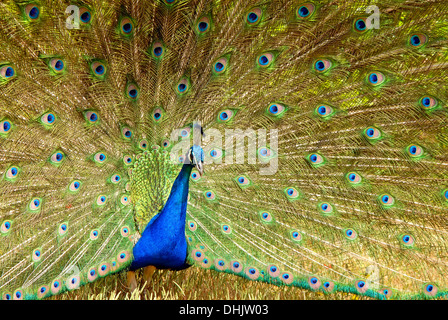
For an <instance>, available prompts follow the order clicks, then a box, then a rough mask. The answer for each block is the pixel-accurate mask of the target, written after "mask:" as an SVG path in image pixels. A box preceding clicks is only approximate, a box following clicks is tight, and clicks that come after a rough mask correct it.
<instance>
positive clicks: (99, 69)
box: [90, 61, 106, 78]
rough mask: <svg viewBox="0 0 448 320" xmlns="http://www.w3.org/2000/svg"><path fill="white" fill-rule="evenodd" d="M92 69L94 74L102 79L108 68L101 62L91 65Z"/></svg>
mask: <svg viewBox="0 0 448 320" xmlns="http://www.w3.org/2000/svg"><path fill="white" fill-rule="evenodd" d="M90 68H91V69H92V71H93V74H94V75H95V76H96V77H97V78H102V77H103V76H104V75H105V74H106V66H105V64H104V63H102V62H100V61H95V62H93V63H92V64H91V65H90Z"/></svg>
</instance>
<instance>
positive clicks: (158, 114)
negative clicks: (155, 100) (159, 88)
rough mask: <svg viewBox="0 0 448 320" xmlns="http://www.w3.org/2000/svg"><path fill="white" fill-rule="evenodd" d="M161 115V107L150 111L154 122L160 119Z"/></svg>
mask: <svg viewBox="0 0 448 320" xmlns="http://www.w3.org/2000/svg"><path fill="white" fill-rule="evenodd" d="M162 115H163V109H161V108H156V109H154V111H153V112H152V117H153V119H154V120H155V121H156V122H159V121H160V120H161V119H162Z"/></svg>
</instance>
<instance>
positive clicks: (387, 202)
mask: <svg viewBox="0 0 448 320" xmlns="http://www.w3.org/2000/svg"><path fill="white" fill-rule="evenodd" d="M378 200H379V201H380V203H381V205H382V206H383V207H386V208H387V207H391V206H393V205H394V203H395V199H394V197H392V196H391V195H390V194H388V193H384V194H381V195H380V196H379V197H378Z"/></svg>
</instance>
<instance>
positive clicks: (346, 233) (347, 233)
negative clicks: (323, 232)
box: [344, 229, 358, 240]
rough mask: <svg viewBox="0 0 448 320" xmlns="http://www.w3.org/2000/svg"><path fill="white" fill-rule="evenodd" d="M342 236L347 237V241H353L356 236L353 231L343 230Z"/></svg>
mask: <svg viewBox="0 0 448 320" xmlns="http://www.w3.org/2000/svg"><path fill="white" fill-rule="evenodd" d="M344 235H345V236H346V237H347V239H350V240H354V239H356V237H357V236H358V234H357V233H356V231H355V230H353V229H345V230H344Z"/></svg>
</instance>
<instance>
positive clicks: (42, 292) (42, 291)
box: [37, 286, 50, 299]
mask: <svg viewBox="0 0 448 320" xmlns="http://www.w3.org/2000/svg"><path fill="white" fill-rule="evenodd" d="M49 292H50V287H49V286H40V287H39V288H38V289H37V298H38V299H43V298H45V297H46V296H47V294H48V293H49Z"/></svg>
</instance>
